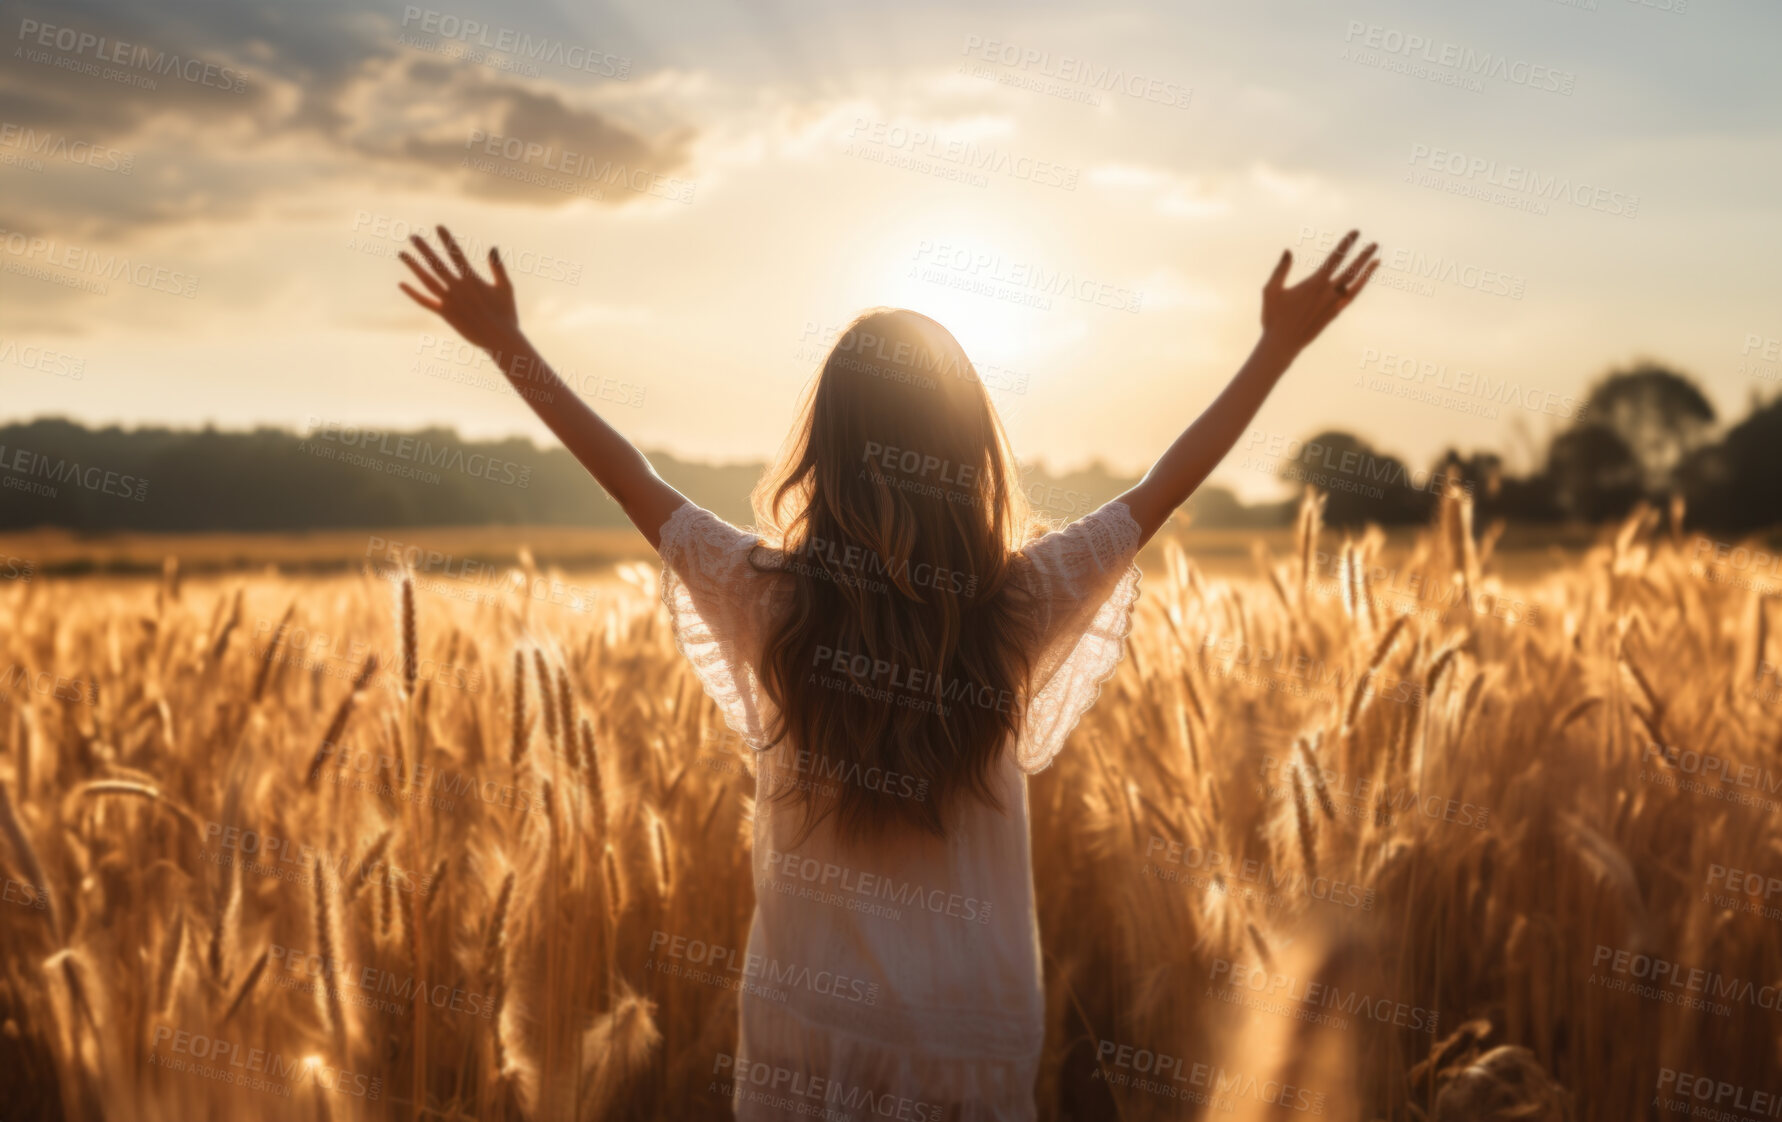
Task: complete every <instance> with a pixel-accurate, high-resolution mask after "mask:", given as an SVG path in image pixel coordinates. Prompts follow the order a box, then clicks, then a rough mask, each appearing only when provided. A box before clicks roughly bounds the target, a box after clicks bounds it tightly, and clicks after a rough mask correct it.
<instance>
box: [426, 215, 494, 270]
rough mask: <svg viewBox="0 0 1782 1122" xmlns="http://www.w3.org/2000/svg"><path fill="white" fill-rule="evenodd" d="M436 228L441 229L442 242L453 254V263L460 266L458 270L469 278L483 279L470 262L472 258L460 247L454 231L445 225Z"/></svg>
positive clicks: (440, 237) (440, 238) (447, 250)
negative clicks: (453, 235)
mask: <svg viewBox="0 0 1782 1122" xmlns="http://www.w3.org/2000/svg"><path fill="white" fill-rule="evenodd" d="M434 229H436V230H437V231H439V240H440V243H441V244H442V245H444V246H445V247H446V252H447V253H449V254H451V255H452V264H454V265H456V266H458V272H459V273H460V274H462V275H463V276H464V277H466V278H467V279H475V280H481V279H482V278H481V277H479V276H477V275H476V269H475V268H474V267H473V266H472V265H471V264H470V258H468V257H466V256H464V251H463V250H462V249H460V248H459V247H458V239H457V238H454V237H452V232H451V231H450V230H448V229H446V228H445V227H444V226H436V227H434Z"/></svg>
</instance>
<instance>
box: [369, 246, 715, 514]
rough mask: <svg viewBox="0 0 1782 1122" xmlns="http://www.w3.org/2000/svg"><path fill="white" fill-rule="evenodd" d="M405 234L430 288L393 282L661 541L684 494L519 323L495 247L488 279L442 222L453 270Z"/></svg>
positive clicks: (410, 260) (412, 264)
mask: <svg viewBox="0 0 1782 1122" xmlns="http://www.w3.org/2000/svg"><path fill="white" fill-rule="evenodd" d="M409 240H410V241H412V242H413V243H414V247H415V251H416V252H417V253H419V254H420V255H421V256H422V257H423V258H425V259H426V262H427V263H426V265H423V264H421V262H419V261H417V260H415V258H414V257H412V256H410V255H409V254H407V253H403V254H401V257H402V261H403V264H405V265H407V266H408V267H409V269H411V270H412V271H413V272H414V274H415V277H416V278H417V279H418V280H420V282H421V284H422V286H423V287H425V288H426V289H427V292H428V293H430V294H431V295H430V296H424V295H422V294H421V293H419V292H416V291H415V290H414V289H413V288H411V287H409V286H408V285H407V284H405V283H404V284H398V285H397V287H398V288H400V289H402V291H404V292H406V293H408V296H409V299H411V300H413V301H414V302H415V303H417V304H419V305H420V306H421V307H423V308H426V309H427V310H428V311H430V312H434V313H437V314H438V315H439V317H440V318H441V319H443V320H445V321H446V322H447V323H449V324H451V325H452V328H453V329H454V330H456V331H457V332H458V334H460V335H462V336H464V338H465V340H466V341H467V342H469V343H471V344H472V345H474V346H478V347H481V348H482V349H483V350H485V351H487V352H488V354H489V357H490V358H491V359H493V360H494V362H495V365H496V366H497V367H499V368H500V370H501V372H502V373H503V374H505V375H507V380H508V382H509V383H510V384H512V385H513V387H514V389H515V390H517V391H518V392H519V394H520V396H521V397H522V398H525V399H526V402H527V403H528V404H529V405H531V406H532V411H533V412H534V413H537V414H538V415H539V417H540V418H542V419H543V420H544V423H545V424H546V425H549V426H550V429H551V431H552V432H554V433H556V434H557V439H559V440H561V441H562V442H563V446H564V447H565V448H567V449H569V452H570V455H572V456H574V457H575V458H576V459H577V460H579V461H580V462H581V465H582V466H583V467H585V468H587V469H588V473H589V474H590V475H592V476H593V477H594V478H595V480H597V481H598V482H599V483H600V486H601V487H603V488H605V489H606V493H607V494H609V495H611V496H612V497H613V500H614V501H615V502H617V503H618V504H619V507H620V509H622V510H623V511H624V512H625V517H627V518H629V519H631V523H632V525H634V526H636V527H637V528H638V529H639V530H640V531H642V532H643V536H644V537H645V538H648V539H649V542H650V546H651V548H653V549H654V548H660V546H661V541H660V534H661V531H662V524H663V523H664V522H667V521H668V516H669V515H671V514H673V513H674V512H675V510H676V508H678V507H679V506H680V505H681V504H682V503H684V502H686V501H687V499H686V496H684V495H682V494H681V493H680V492H679V491H677V490H675V489H674V488H673V487H670V486H669V485H668V484H667V483H665V482H663V480H662V477H661V476H659V475H657V474H656V469H655V468H653V467H651V466H650V461H649V460H647V459H645V458H644V454H643V453H642V452H640V451H638V450H637V447H636V445H634V444H632V443H631V442H630V441H629V440H626V439H625V438H624V437H623V436H621V435H619V431H618V430H617V429H615V428H613V427H612V426H611V425H609V424H607V423H606V422H605V421H604V420H602V419H601V418H600V415H599V414H597V413H595V412H594V410H592V409H590V408H588V403H587V402H585V401H583V400H582V399H581V398H579V397H577V396H576V395H575V393H574V392H573V391H571V390H570V388H569V386H568V385H566V384H565V383H564V381H563V379H561V378H559V377H558V376H557V372H556V371H554V370H552V369H551V368H550V366H548V365H547V364H546V363H545V360H544V358H543V357H542V356H540V355H539V353H538V349H537V348H536V347H534V346H533V345H532V343H531V342H530V341H529V340H528V339H527V338H526V336H525V335H524V334H523V333H522V332H521V331H520V314H519V311H518V310H517V308H516V305H515V302H514V286H513V282H512V281H510V280H508V278H507V269H506V268H505V267H504V266H503V265H502V263H501V254H500V253H499V252H498V251H496V250H494V249H490V250H489V271H490V272H491V273H492V274H494V277H495V279H494V281H493V282H489V281H485V280H483V278H482V277H480V276H478V275H477V272H476V269H475V268H474V267H473V266H472V265H471V263H470V259H469V258H467V257H466V256H465V255H464V251H463V250H462V249H460V248H459V247H458V242H457V241H456V239H454V238H453V237H452V234H451V231H449V230H447V229H446V228H445V227H444V226H441V227H439V240H440V244H442V245H443V246H445V250H446V254H447V255H448V256H449V257H450V258H451V260H452V264H453V265H456V266H457V268H456V269H455V270H454V269H453V268H451V267H450V266H448V265H447V264H446V263H445V262H444V261H442V260H441V259H440V257H439V254H437V253H435V252H434V251H433V247H432V246H430V245H428V244H427V239H425V238H423V237H421V236H420V235H419V234H416V235H415V236H414V237H413V238H411V239H409Z"/></svg>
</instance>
